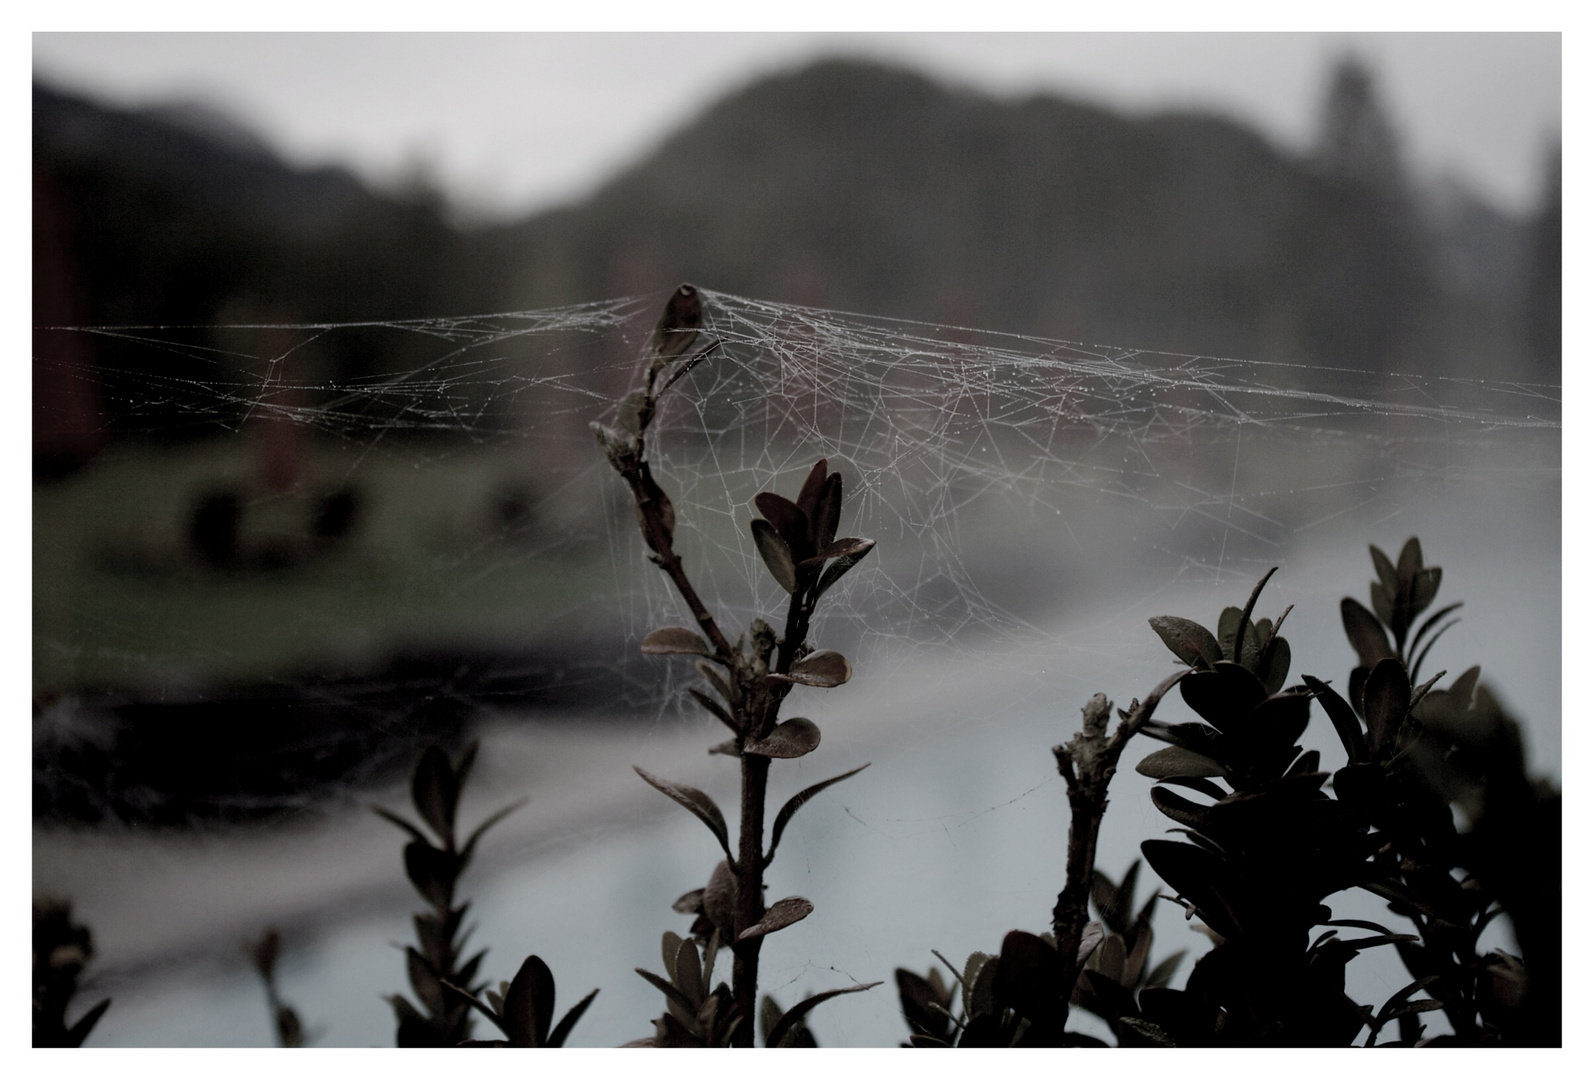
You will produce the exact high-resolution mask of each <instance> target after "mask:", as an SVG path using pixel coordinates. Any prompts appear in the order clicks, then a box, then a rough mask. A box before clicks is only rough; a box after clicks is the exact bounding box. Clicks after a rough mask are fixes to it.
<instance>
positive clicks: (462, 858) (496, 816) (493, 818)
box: [459, 797, 529, 869]
mask: <svg viewBox="0 0 1594 1080" xmlns="http://www.w3.org/2000/svg"><path fill="white" fill-rule="evenodd" d="M528 801H529V797H528V798H525V799H516V800H515V801H514V802H512V803H510V804H509V805H508V806H505V807H503V808H502V809H500V810H498V811H497V812H495V813H493V814H490V815H488V817H487V820H486V821H484V822H482V823H481V824H480V825H478V826H476V828H475V829H474V830H472V831H471V834H470V836H469V837H468V838H467V839H466V840H465V846H464V847H462V848H460V850H459V862H460V868H461V869H463V868H464V865H465V864H466V863H467V862H469V861H470V858H471V856H472V855H474V854H476V845H477V844H478V843H479V842H480V841H481V838H482V834H483V833H485V832H486V831H487V830H488V829H490V828H492V827H493V826H494V825H497V824H498V823H499V822H500V821H502V820H504V818H506V817H508V816H509V815H510V814H513V813H514V812H515V811H516V810H519V809H520V808H521V807H522V806H525V805H526V803H527V802H528Z"/></svg>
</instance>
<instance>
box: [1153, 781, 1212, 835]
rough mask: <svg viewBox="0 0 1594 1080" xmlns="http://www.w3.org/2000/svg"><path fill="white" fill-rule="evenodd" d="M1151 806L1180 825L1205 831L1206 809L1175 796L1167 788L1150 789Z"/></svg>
mask: <svg viewBox="0 0 1594 1080" xmlns="http://www.w3.org/2000/svg"><path fill="white" fill-rule="evenodd" d="M1151 804H1152V805H1153V806H1155V807H1156V808H1157V809H1158V810H1160V811H1162V812H1163V814H1165V815H1166V816H1168V817H1170V818H1172V819H1173V820H1174V821H1177V822H1178V823H1179V824H1181V825H1188V826H1190V828H1192V829H1197V830H1200V831H1202V832H1205V831H1207V828H1206V823H1207V808H1206V807H1204V806H1201V805H1199V804H1197V803H1193V802H1191V801H1190V800H1189V799H1186V798H1184V797H1182V796H1179V795H1175V794H1174V793H1173V792H1171V791H1169V790H1168V789H1167V788H1162V787H1154V788H1152V789H1151Z"/></svg>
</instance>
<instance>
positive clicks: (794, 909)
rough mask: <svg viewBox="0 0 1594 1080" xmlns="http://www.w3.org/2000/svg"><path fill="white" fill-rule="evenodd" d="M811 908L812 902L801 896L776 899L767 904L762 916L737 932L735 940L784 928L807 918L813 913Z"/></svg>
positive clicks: (749, 938) (761, 935)
mask: <svg viewBox="0 0 1594 1080" xmlns="http://www.w3.org/2000/svg"><path fill="white" fill-rule="evenodd" d="M813 910H814V905H813V902H812V901H809V900H805V899H803V898H802V897H801V896H788V897H786V899H784V900H776V901H775V902H774V903H773V904H771V905H769V910H767V911H765V912H764V917H763V918H761V919H759V920H758V921H757V922H756V923H754V924H753V925H752V926H749V927H748V928H747V929H746V930H743V931H742V932H741V933H740V934H738V935H737V936H736V940H737V941H751V940H752V939H753V938H759V937H764V936H765V935H766V934H773V933H774V932H775V931H777V930H784V929H785V928H786V927H788V926H790V925H791V924H792V923H794V922H801V921H802V920H804V919H806V918H808V916H809V915H811V914H813Z"/></svg>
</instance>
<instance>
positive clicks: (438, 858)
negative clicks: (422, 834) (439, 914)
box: [404, 840, 458, 908]
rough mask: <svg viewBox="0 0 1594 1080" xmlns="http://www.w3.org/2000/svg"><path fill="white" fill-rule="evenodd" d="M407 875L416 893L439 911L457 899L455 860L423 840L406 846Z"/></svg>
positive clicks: (454, 857)
mask: <svg viewBox="0 0 1594 1080" xmlns="http://www.w3.org/2000/svg"><path fill="white" fill-rule="evenodd" d="M404 871H405V873H406V874H408V875H409V879H410V881H411V882H412V883H413V884H414V885H415V888H416V890H417V891H419V892H420V894H421V895H422V896H424V897H425V898H426V900H427V902H428V903H430V904H431V905H432V906H433V907H436V908H446V907H448V906H449V904H450V903H452V902H453V899H454V878H455V876H456V874H457V871H458V860H457V857H456V856H453V855H450V854H448V853H447V852H446V851H440V850H438V849H437V848H434V847H433V846H432V845H431V844H428V843H426V842H425V841H422V840H412V841H410V842H409V843H408V844H406V845H404Z"/></svg>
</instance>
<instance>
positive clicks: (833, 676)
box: [768, 649, 852, 687]
mask: <svg viewBox="0 0 1594 1080" xmlns="http://www.w3.org/2000/svg"><path fill="white" fill-rule="evenodd" d="M768 677H769V678H771V679H774V680H775V681H777V682H793V683H797V684H799V685H801V686H820V687H830V686H840V685H841V684H842V683H844V682H846V681H847V680H848V679H850V678H852V665H851V664H850V663H848V662H847V658H846V657H845V656H842V655H841V654H840V653H839V652H836V651H835V650H834V649H820V650H818V651H817V652H811V653H809V654H808V655H807V656H805V657H803V658H802V659H801V660H799V661H797V662H796V663H795V664H793V665H792V666H791V672H790V673H789V674H785V675H782V674H779V673H778V672H777V673H772V674H770V675H769V676H768Z"/></svg>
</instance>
